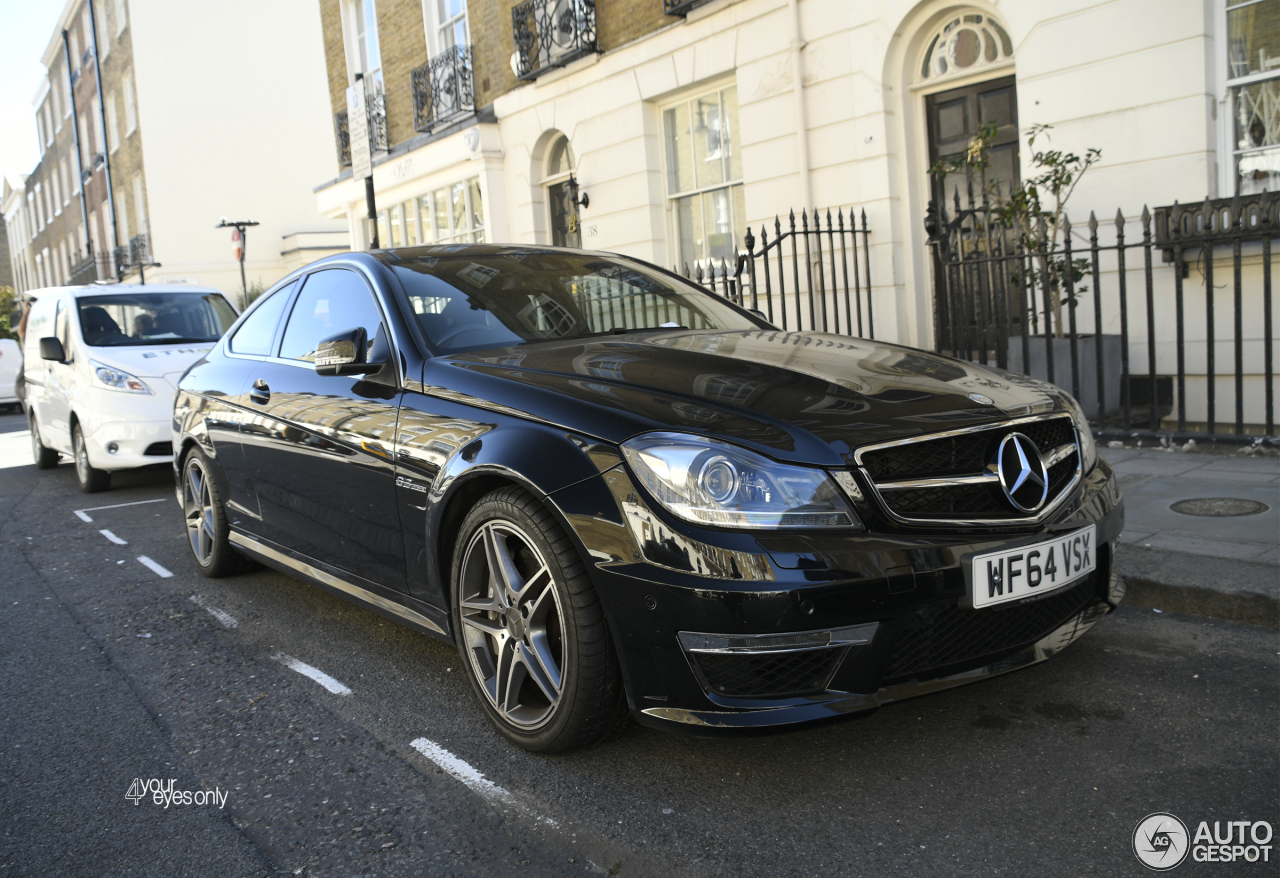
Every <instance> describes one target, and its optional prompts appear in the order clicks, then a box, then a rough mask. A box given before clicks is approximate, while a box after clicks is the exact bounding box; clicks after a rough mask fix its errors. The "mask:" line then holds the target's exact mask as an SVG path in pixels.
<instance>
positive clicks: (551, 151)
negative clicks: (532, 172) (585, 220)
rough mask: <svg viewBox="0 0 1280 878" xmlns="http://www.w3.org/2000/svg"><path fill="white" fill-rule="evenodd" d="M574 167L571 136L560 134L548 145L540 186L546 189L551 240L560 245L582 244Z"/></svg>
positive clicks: (572, 245)
mask: <svg viewBox="0 0 1280 878" xmlns="http://www.w3.org/2000/svg"><path fill="white" fill-rule="evenodd" d="M575 167H576V164H575V161H574V156H573V148H572V147H571V146H570V145H569V138H568V137H566V136H565V135H563V134H561V135H559V136H558V137H556V138H555V140H553V141H552V143H551V145H550V146H549V147H548V148H547V160H546V163H545V165H544V166H543V174H542V180H541V187H542V188H543V189H544V190H545V191H546V204H547V213H548V217H547V219H548V222H549V228H550V230H551V243H552V244H553V245H555V246H557V247H581V246H582V223H581V218H580V217H579V215H578V204H577V197H576V196H577V186H576V185H575V183H576V181H574V179H573V172H574V169H575Z"/></svg>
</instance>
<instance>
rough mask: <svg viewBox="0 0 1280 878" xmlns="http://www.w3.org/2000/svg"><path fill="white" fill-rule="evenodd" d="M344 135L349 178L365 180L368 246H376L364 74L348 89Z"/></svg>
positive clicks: (359, 74)
mask: <svg viewBox="0 0 1280 878" xmlns="http://www.w3.org/2000/svg"><path fill="white" fill-rule="evenodd" d="M347 134H348V136H349V138H350V140H351V178H352V179H353V180H364V200H365V203H366V204H367V205H368V208H369V239H370V247H371V248H372V249H374V250H377V249H378V248H379V241H378V205H377V201H376V200H375V199H374V194H373V155H372V149H371V145H370V143H369V109H368V106H367V104H366V94H365V90H364V74H362V73H357V74H356V81H355V85H352V86H351V87H350V88H348V89H347Z"/></svg>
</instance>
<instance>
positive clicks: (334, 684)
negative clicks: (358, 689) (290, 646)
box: [272, 652, 351, 695]
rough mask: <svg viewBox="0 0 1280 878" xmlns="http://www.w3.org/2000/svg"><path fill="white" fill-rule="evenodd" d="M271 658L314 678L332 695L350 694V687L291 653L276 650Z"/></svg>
mask: <svg viewBox="0 0 1280 878" xmlns="http://www.w3.org/2000/svg"><path fill="white" fill-rule="evenodd" d="M272 658H273V659H275V660H276V661H278V662H280V663H281V664H283V665H285V666H286V667H288V668H292V669H293V670H295V671H297V672H298V673H299V674H301V675H302V676H304V677H310V678H311V679H312V680H315V681H316V682H317V683H319V684H320V685H321V686H323V687H324V688H326V689H328V690H329V691H330V692H332V693H333V694H334V695H350V694H351V690H350V689H348V688H347V687H346V686H344V685H342V684H341V683H339V682H338V681H337V680H335V679H333V677H330V676H329V675H328V674H326V673H325V672H324V671H322V670H320V669H319V668H313V667H311V665H309V664H307V663H306V662H300V661H298V660H297V659H296V658H294V657H293V656H291V655H285V654H284V653H282V652H278V653H276V654H275V655H273V656H272Z"/></svg>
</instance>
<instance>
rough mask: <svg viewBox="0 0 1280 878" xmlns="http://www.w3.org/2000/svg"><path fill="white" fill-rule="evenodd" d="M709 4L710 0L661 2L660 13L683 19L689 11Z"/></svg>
mask: <svg viewBox="0 0 1280 878" xmlns="http://www.w3.org/2000/svg"><path fill="white" fill-rule="evenodd" d="M710 2H711V0H662V11H663V12H665V13H666V14H667V15H678V16H680V17H681V18H684V17H685V16H686V15H688V14H689V12H690V11H691V10H693V9H696V8H698V7H699V6H702V5H703V4H704V3H710Z"/></svg>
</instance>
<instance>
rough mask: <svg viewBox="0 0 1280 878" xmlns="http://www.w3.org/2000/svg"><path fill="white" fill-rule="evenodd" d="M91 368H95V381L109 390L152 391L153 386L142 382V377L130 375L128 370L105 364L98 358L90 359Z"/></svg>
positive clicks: (127, 391)
mask: <svg viewBox="0 0 1280 878" xmlns="http://www.w3.org/2000/svg"><path fill="white" fill-rule="evenodd" d="M89 368H90V369H92V370H93V383H94V384H96V385H98V386H99V387H105V388H106V389H107V390H120V391H123V392H125V393H150V392H151V388H150V387H148V386H147V385H146V384H144V383H142V379H140V378H137V377H135V376H133V375H130V374H129V373H128V372H121V371H120V370H119V369H113V368H111V367H110V366H104V365H102V364H101V363H99V362H98V361H97V360H90V361H89Z"/></svg>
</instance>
